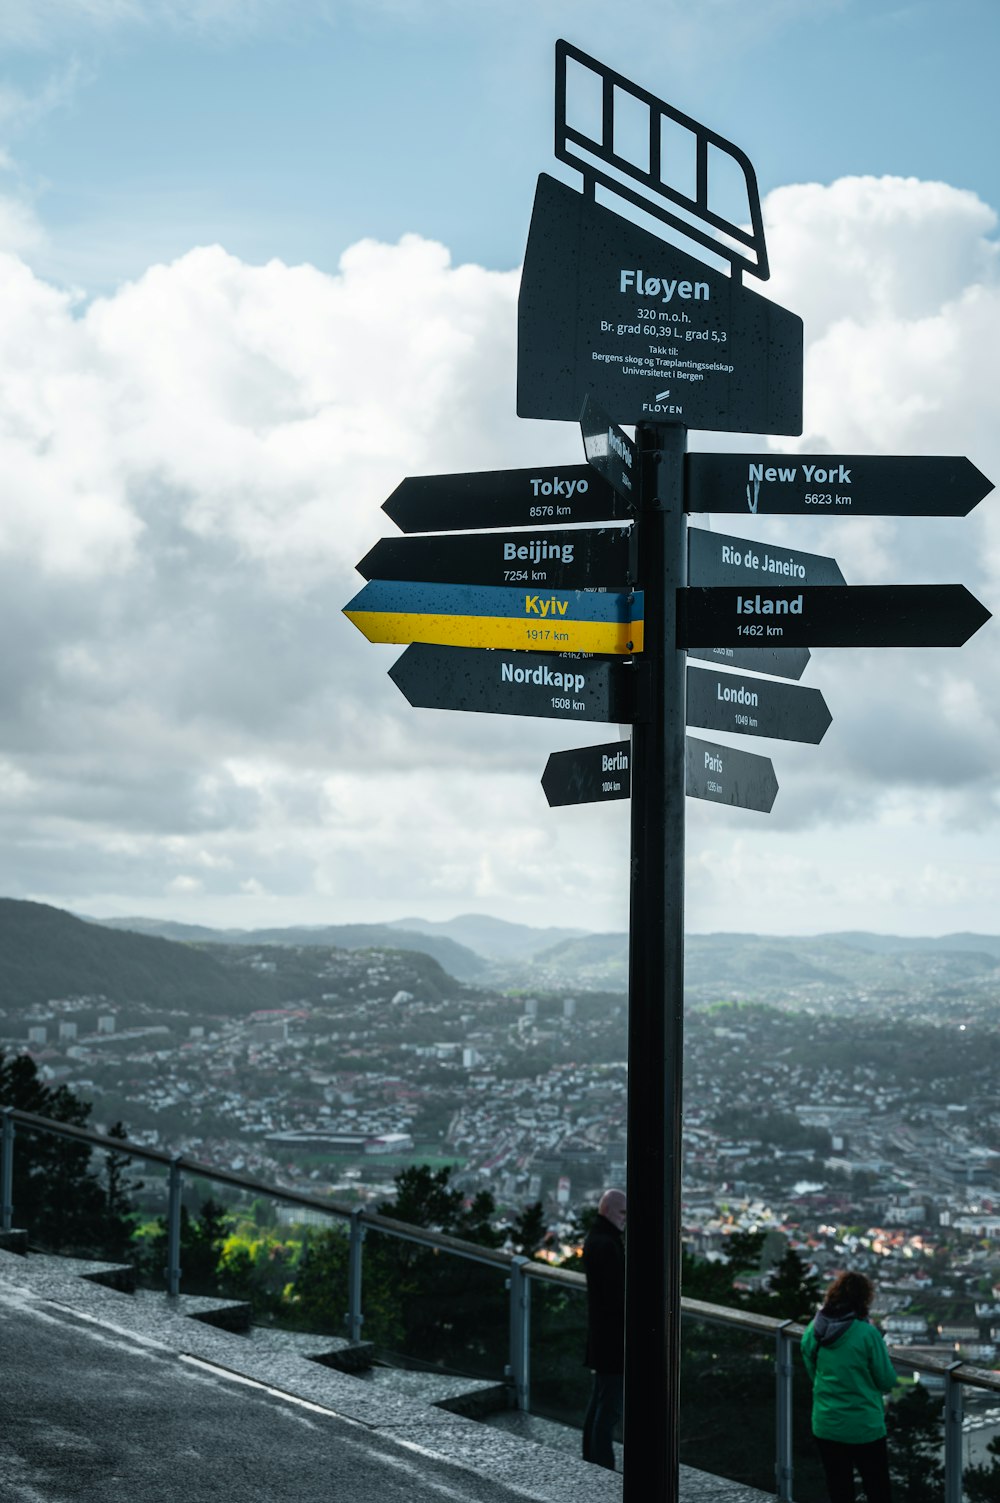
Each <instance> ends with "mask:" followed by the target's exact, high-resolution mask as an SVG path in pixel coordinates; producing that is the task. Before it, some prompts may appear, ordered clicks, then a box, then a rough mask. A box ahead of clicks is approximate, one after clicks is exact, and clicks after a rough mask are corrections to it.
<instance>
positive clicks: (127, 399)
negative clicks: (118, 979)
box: [0, 0, 1000, 935]
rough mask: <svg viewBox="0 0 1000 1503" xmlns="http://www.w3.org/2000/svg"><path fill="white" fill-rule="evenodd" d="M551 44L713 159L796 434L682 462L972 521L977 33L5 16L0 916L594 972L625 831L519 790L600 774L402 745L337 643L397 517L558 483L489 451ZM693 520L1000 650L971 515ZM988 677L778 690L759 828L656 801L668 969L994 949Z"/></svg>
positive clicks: (907, 676) (509, 412) (310, 10)
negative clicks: (541, 937) (395, 935)
mask: <svg viewBox="0 0 1000 1503" xmlns="http://www.w3.org/2000/svg"><path fill="white" fill-rule="evenodd" d="M560 37H564V38H566V39H567V40H569V41H570V42H573V43H575V44H576V45H577V46H579V47H581V48H583V49H584V50H585V51H587V52H589V53H591V54H592V55H593V56H595V57H597V58H599V59H600V60H602V61H603V62H606V63H608V64H610V65H611V66H612V67H614V68H616V69H617V70H618V71H619V72H621V73H622V74H624V75H625V76H626V77H629V78H631V79H633V80H634V81H635V82H636V83H638V84H640V85H642V86H643V87H645V88H647V89H649V90H650V91H652V92H653V93H655V94H657V95H659V96H660V97H661V98H663V99H665V100H666V101H668V102H669V103H670V104H671V105H673V106H675V107H677V108H679V109H681V110H683V111H685V112H686V113H688V114H689V115H691V116H693V117H694V118H695V119H697V120H699V121H701V122H703V123H705V124H706V125H709V126H710V127H712V128H713V129H714V130H716V131H718V132H720V133H721V134H722V135H723V136H725V137H727V138H728V139H730V140H732V141H734V142H736V143H737V144H738V145H739V146H740V147H742V148H743V149H744V150H745V151H746V152H747V153H748V155H749V156H750V158H751V160H752V161H753V163H754V166H755V169H756V172H757V178H758V182H759V185H760V190H761V195H762V199H763V207H764V221H765V229H766V235H767V244H768V251H769V256H770V262H771V269H772V277H771V280H770V282H768V283H767V284H765V285H763V286H762V287H761V290H763V291H764V292H766V295H767V296H769V297H772V298H774V299H775V300H776V301H777V302H779V303H780V304H781V305H782V306H783V307H785V308H789V309H791V310H792V311H793V312H795V313H797V314H799V315H800V316H801V317H802V318H803V320H804V324H805V349H806V354H805V390H804V410H805V427H804V432H803V435H802V437H801V438H792V439H789V438H768V437H766V436H758V437H756V438H755V439H751V438H748V437H747V436H746V435H738V436H737V435H727V434H709V433H702V434H699V433H695V432H692V433H691V434H690V436H689V447H690V448H691V449H693V450H709V449H727V448H728V449H732V450H736V451H743V450H751V449H753V448H768V447H769V448H772V449H773V450H774V451H775V452H776V453H779V454H780V453H786V454H789V453H794V452H796V451H798V452H801V453H820V452H822V453H829V454H850V453H859V454H861V453H871V454H908V455H920V454H965V455H968V457H969V458H970V459H971V460H972V461H973V463H974V464H976V465H977V466H978V467H979V469H980V470H982V471H983V472H984V473H985V474H986V475H987V476H990V477H991V478H993V479H995V480H1000V424H998V421H997V412H998V393H1000V360H998V355H997V350H998V348H1000V265H998V249H997V210H998V208H1000V158H998V153H997V150H996V143H997V140H998V139H1000V103H998V97H1000V96H998V93H997V90H996V86H995V70H996V64H997V59H998V57H1000V8H998V7H997V6H996V4H995V0H948V3H947V4H945V3H943V0H934V3H922V0H917V3H905V0H904V3H887V0H759V3H757V4H756V5H754V6H748V5H746V4H745V3H739V4H737V3H735V0H699V3H697V4H691V0H683V3H680V0H657V3H655V4H653V3H648V4H647V3H642V0H637V3H627V0H626V3H621V4H616V5H614V6H612V5H608V4H604V5H597V4H593V3H591V0H535V3H533V4H526V3H523V0H482V3H480V4H475V5H470V4H468V0H465V3H459V0H5V3H4V5H3V6H2V7H0V477H2V478H0V628H2V632H3V642H4V651H3V653H2V656H0V895H3V896H7V897H13V898H25V899H32V900H35V901H39V902H45V903H52V904H55V905H56V906H58V907H62V908H67V909H71V910H72V911H74V912H77V913H80V914H86V915H92V916H95V917H111V916H115V915H118V916H120V915H125V914H131V915H139V914H141V915H145V916H148V917H155V918H163V919H176V920H183V921H187V922H197V923H203V924H207V925H214V926H227V927H241V928H254V927H260V926H263V925H274V924H288V925H291V924H301V923H307V924H322V923H347V922H357V921H379V920H384V919H399V918H403V917H406V916H409V915H417V916H420V917H423V918H426V919H431V920H446V919H448V918H450V917H452V916H454V915H456V914H460V913H467V912H479V913H487V914H491V915H493V916H495V917H497V918H502V919H507V920H510V921H514V922H523V923H529V924H533V925H536V926H539V927H547V926H551V925H555V926H573V927H578V928H582V929H588V930H595V931H610V930H623V929H625V928H627V926H628V881H629V825H628V807H627V804H626V803H624V802H622V803H615V804H609V805H605V806H603V807H598V806H578V807H574V808H568V809H549V808H548V806H547V804H546V802H545V799H544V795H543V794H542V791H541V787H540V783H539V779H540V777H541V773H542V770H543V767H544V765H545V761H546V758H547V756H548V754H549V753H550V752H551V751H555V750H561V749H565V748H568V747H572V746H577V745H583V744H586V743H588V742H594V743H597V742H600V741H604V740H608V739H613V738H614V737H615V736H616V735H617V734H618V731H617V728H616V727H610V728H607V727H603V726H600V725H597V724H590V725H588V726H587V727H585V728H581V727H579V726H576V727H574V726H567V725H565V724H563V723H561V722H556V721H545V720H542V719H527V718H521V717H503V716H491V715H477V714H461V713H457V712H441V711H432V710H415V709H411V708H410V707H409V705H408V704H407V703H406V701H405V700H404V699H403V697H402V695H401V694H400V693H399V691H398V690H397V689H396V688H395V686H394V685H393V683H392V682H391V681H390V680H389V678H388V677H387V669H388V668H389V667H390V666H391V664H392V662H393V661H394V660H395V658H396V657H397V656H398V653H399V649H397V648H392V647H385V646H373V645H370V644H368V643H367V642H365V641H364V640H363V638H362V637H361V636H360V635H359V633H358V632H357V631H356V630H355V629H354V627H353V626H352V625H351V624H350V623H349V622H348V621H347V620H346V618H345V617H344V616H343V615H342V614H341V611H342V607H343V605H344V604H346V602H347V600H348V599H349V598H350V597H351V596H352V595H353V594H354V593H355V591H356V590H357V589H358V588H359V587H360V585H361V582H362V581H361V579H360V576H359V575H358V574H357V573H356V572H355V569H354V565H355V564H356V562H357V561H358V560H359V559H360V558H361V557H362V556H363V555H364V554H365V553H366V552H367V551H368V549H369V548H370V547H371V545H372V544H373V543H374V542H375V541H376V540H377V538H379V537H380V536H391V535H393V534H394V533H395V528H394V527H393V524H392V523H391V522H389V520H388V519H387V518H386V517H385V516H384V514H383V513H382V512H381V510H380V507H381V503H382V501H383V500H384V499H385V498H386V497H387V496H388V495H389V494H390V492H391V491H392V490H393V489H394V488H395V486H396V485H397V484H398V483H399V481H400V480H401V479H403V477H404V476H406V475H417V474H438V473H440V474H445V473H450V472H454V471H464V470H479V469H483V470H489V469H501V468H508V467H510V468H514V467H519V466H526V465H536V464H539V465H540V464H543V463H552V464H556V465H560V464H571V463H572V464H578V463H581V462H582V461H583V457H584V456H583V452H582V445H581V440H580V433H579V429H578V427H576V426H575V425H573V424H566V423H554V422H542V421H539V420H525V419H519V418H518V417H517V416H516V414H515V405H514V403H515V364H516V304H517V290H518V280H519V267H520V262H521V258H522V255H523V252H524V244H525V239H526V235H527V229H528V222H529V217H530V211H531V203H532V198H533V194H534V186H535V181H536V178H537V175H538V174H539V173H540V172H549V173H551V174H553V175H554V176H556V177H559V178H561V179H562V180H563V181H565V182H567V183H570V184H572V185H573V186H576V185H577V184H578V182H579V179H578V178H576V176H575V174H574V173H573V172H572V171H571V170H570V169H569V168H567V167H564V166H562V165H561V164H559V163H557V162H556V161H555V158H554V156H553V152H552V119H553V55H554V44H555V41H556V40H557V39H558V38H560ZM750 285H754V286H757V285H758V284H755V283H752V282H751V283H750ZM699 520H700V521H701V522H703V523H707V524H709V525H713V526H715V527H716V528H717V530H720V531H729V532H734V531H742V532H744V533H745V534H747V535H750V534H751V533H752V535H753V537H754V538H755V540H756V541H758V542H771V543H774V544H783V545H786V546H791V547H795V548H801V549H806V550H810V551H814V552H817V553H824V554H828V555H835V556H836V558H837V560H838V562H839V564H840V566H841V568H842V570H843V573H844V575H845V577H846V579H847V580H848V582H849V583H852V584H888V583H962V584H965V585H966V586H967V587H968V588H969V589H970V590H971V591H972V592H973V594H975V595H976V596H977V597H978V598H979V599H980V600H981V601H982V602H983V603H984V605H985V606H986V607H987V608H988V609H989V610H991V611H993V612H994V613H995V614H996V615H1000V503H998V502H997V499H996V495H995V494H994V495H993V496H990V497H987V499H986V500H985V501H983V502H982V503H981V504H980V505H979V507H978V508H977V509H976V510H974V511H973V512H972V513H971V514H970V515H969V516H968V517H965V518H959V519H953V518H952V519H937V518H935V519H927V520H919V519H913V518H892V517H885V518H881V517H876V518H861V517H853V518H839V517H838V518H829V519H821V518H816V519H813V518H808V519H806V518H781V517H770V518H756V519H750V518H748V519H746V520H745V521H744V520H743V519H740V520H739V521H738V522H737V520H736V519H733V518H725V517H721V516H720V517H718V518H713V517H704V518H700V519H699ZM998 631H1000V626H998V625H997V623H996V622H991V623H988V624H987V626H986V627H984V628H983V629H982V630H981V631H980V632H979V633H978V634H977V635H976V636H975V637H974V638H973V639H972V641H971V642H970V643H968V644H967V645H966V646H965V647H963V648H961V649H922V650H914V649H910V650H902V649H894V650H890V649H882V650H875V649H869V650H861V649H851V650H834V649H817V650H815V651H814V653H813V658H812V661H811V662H810V664H809V667H808V669H807V672H806V675H805V677H804V679H803V683H804V684H808V685H809V686H811V687H814V688H818V689H819V690H821V692H822V693H823V695H824V697H825V699H826V701H827V704H828V705H829V708H830V710H831V713H832V716H833V722H832V725H831V728H830V730H829V731H828V733H827V735H826V737H825V739H824V740H823V742H822V743H821V744H820V745H819V746H802V745H797V744H795V743H791V742H777V741H773V742H772V741H764V740H758V739H754V740H753V742H752V744H751V743H750V742H749V738H747V743H746V745H745V748H744V749H747V750H752V751H755V752H758V753H762V754H765V755H768V756H770V757H771V759H772V761H773V763H774V767H775V771H776V774H777V778H778V782H779V785H780V792H779V794H778V798H777V801H776V803H775V805H774V809H773V811H772V812H771V813H770V814H769V815H761V814H758V813H755V812H752V811H747V810H738V809H730V808H723V807H718V806H714V805H709V804H706V803H703V802H701V801H698V800H695V799H689V800H688V801H687V827H686V871H687V880H686V915H685V917H686V925H687V928H688V930H689V931H691V932H709V931H719V930H734V931H757V932H763V933H775V934H814V933H825V932H830V931H841V930H850V929H866V930H874V931H877V932H881V933H894V934H913V935H929V934H943V933H950V932H954V931H965V930H969V931H978V932H986V933H996V932H998V930H1000V666H998V665H1000V650H998V644H1000V637H998V635H997V633H998ZM701 734H703V735H704V734H706V733H701ZM718 739H719V740H720V741H723V742H725V741H727V740H728V741H732V743H733V744H736V738H726V737H724V736H719V737H718Z"/></svg>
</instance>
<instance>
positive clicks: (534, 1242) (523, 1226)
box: [507, 1200, 552, 1258]
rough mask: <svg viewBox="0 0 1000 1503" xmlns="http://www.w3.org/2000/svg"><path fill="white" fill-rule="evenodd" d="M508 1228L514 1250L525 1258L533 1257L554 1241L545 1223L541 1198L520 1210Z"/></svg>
mask: <svg viewBox="0 0 1000 1503" xmlns="http://www.w3.org/2000/svg"><path fill="white" fill-rule="evenodd" d="M507 1230H508V1235H509V1237H510V1240H511V1242H512V1244H513V1247H514V1251H515V1252H516V1253H520V1254H521V1256H522V1257H525V1258H533V1257H534V1256H535V1254H536V1253H539V1252H541V1250H542V1248H543V1247H546V1246H548V1245H550V1244H551V1241H552V1238H551V1236H550V1235H549V1232H548V1230H547V1228H546V1225H545V1211H544V1209H543V1207H542V1202H541V1201H540V1200H536V1201H535V1202H534V1203H533V1204H532V1205H530V1206H525V1207H524V1208H523V1209H522V1210H521V1211H519V1212H518V1214H517V1215H516V1216H515V1217H514V1220H513V1221H512V1223H511V1225H510V1226H509V1227H508V1229H507Z"/></svg>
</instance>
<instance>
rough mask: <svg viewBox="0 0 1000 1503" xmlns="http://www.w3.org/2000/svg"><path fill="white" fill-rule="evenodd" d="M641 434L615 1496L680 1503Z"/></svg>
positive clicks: (664, 838)
mask: <svg viewBox="0 0 1000 1503" xmlns="http://www.w3.org/2000/svg"><path fill="white" fill-rule="evenodd" d="M636 438H637V442H638V445H639V449H640V452H641V455H642V471H641V481H640V496H639V512H638V518H637V521H636V526H637V528H638V532H639V537H638V567H639V580H640V583H641V585H642V586H643V588H644V589H645V590H646V592H647V593H646V622H645V634H644V650H643V653H642V656H641V658H639V659H637V660H636V670H637V675H638V678H639V695H638V701H639V702H638V705H637V707H636V721H635V724H634V727H633V731H632V811H631V812H632V867H631V891H630V898H631V921H630V925H629V1048H628V1058H629V1082H628V1185H627V1193H628V1227H627V1232H626V1251H625V1259H626V1267H625V1288H626V1300H625V1490H624V1498H625V1503H640V1500H643V1503H645V1500H646V1499H649V1498H657V1499H663V1500H665V1503H676V1500H677V1497H678V1478H679V1439H678V1437H679V1426H678V1412H679V1366H680V1315H681V1301H680V1198H681V1197H680V1189H681V1087H682V1048H683V1028H684V798H685V771H684V769H685V758H684V734H685V692H686V686H685V654H684V652H683V650H682V649H680V648H678V646H677V623H676V599H677V590H678V589H682V588H683V587H684V586H685V585H686V583H687V548H686V546H685V519H684V451H685V448H686V444H687V430H686V429H685V428H683V427H681V426H666V425H660V424H655V425H654V424H649V425H641V426H639V427H638V428H637V429H636Z"/></svg>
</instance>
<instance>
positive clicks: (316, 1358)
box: [306, 1341, 375, 1373]
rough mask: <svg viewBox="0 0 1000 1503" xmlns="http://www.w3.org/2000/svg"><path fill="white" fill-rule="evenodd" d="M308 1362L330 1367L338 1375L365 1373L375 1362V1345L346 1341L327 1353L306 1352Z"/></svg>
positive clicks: (366, 1342)
mask: <svg viewBox="0 0 1000 1503" xmlns="http://www.w3.org/2000/svg"><path fill="white" fill-rule="evenodd" d="M306 1356H307V1357H308V1360H309V1361H310V1362H319V1363H320V1364H321V1365H322V1366H323V1367H332V1368H333V1369H334V1371H335V1372H338V1373H363V1372H367V1371H368V1369H369V1368H370V1367H371V1365H372V1363H373V1362H374V1361H375V1344H374V1342H371V1341H347V1342H345V1343H344V1345H343V1346H337V1347H332V1348H331V1349H330V1351H328V1352H307V1353H306Z"/></svg>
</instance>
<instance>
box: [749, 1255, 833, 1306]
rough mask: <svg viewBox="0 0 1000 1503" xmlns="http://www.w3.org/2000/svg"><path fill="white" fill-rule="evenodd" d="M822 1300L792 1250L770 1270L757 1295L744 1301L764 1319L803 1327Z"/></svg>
mask: <svg viewBox="0 0 1000 1503" xmlns="http://www.w3.org/2000/svg"><path fill="white" fill-rule="evenodd" d="M822 1296H823V1288H822V1285H821V1283H820V1280H819V1278H818V1277H817V1276H816V1274H814V1273H808V1272H807V1271H806V1265H805V1263H803V1261H802V1259H801V1258H800V1257H799V1255H798V1253H797V1252H796V1251H795V1249H794V1248H792V1247H789V1248H788V1249H787V1250H786V1252H785V1255H784V1257H783V1258H782V1259H781V1262H780V1263H778V1265H777V1267H776V1268H774V1270H773V1271H772V1273H771V1274H770V1277H769V1278H768V1281H767V1288H766V1289H765V1290H764V1291H763V1293H762V1294H761V1295H758V1296H756V1297H755V1298H752V1299H750V1300H749V1301H748V1307H749V1308H750V1309H752V1310H757V1311H759V1312H760V1313H761V1314H764V1315H774V1316H777V1317H778V1319H779V1320H798V1321H802V1322H803V1323H804V1322H806V1321H809V1320H811V1319H812V1318H813V1316H814V1315H815V1313H816V1307H817V1305H819V1304H820V1302H821V1300H822Z"/></svg>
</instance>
